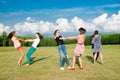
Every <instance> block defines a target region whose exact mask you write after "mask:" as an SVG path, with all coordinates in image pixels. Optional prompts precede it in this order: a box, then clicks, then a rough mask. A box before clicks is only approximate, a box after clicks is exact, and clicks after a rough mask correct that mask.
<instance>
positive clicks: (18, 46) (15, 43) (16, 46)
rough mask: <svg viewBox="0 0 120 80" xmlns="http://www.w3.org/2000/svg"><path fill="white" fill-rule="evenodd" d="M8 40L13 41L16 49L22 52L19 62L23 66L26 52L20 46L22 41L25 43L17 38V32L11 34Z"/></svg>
mask: <svg viewBox="0 0 120 80" xmlns="http://www.w3.org/2000/svg"><path fill="white" fill-rule="evenodd" d="M8 38H9V39H11V40H12V42H13V44H14V47H15V48H16V49H17V50H18V51H19V52H20V54H21V56H20V58H19V60H18V65H19V66H21V65H22V60H23V57H24V52H23V50H22V46H21V44H20V41H24V40H22V39H19V38H17V36H16V32H15V31H12V32H10V33H9V35H8Z"/></svg>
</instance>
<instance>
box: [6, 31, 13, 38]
mask: <svg viewBox="0 0 120 80" xmlns="http://www.w3.org/2000/svg"><path fill="white" fill-rule="evenodd" d="M14 34H15V31H12V32H10V33H9V35H8V39H11V38H12V37H13V35H14Z"/></svg>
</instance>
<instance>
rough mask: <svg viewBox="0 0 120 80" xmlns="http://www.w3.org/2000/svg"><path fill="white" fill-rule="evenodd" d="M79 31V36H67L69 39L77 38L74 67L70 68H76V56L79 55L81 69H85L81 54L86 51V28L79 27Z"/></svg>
mask: <svg viewBox="0 0 120 80" xmlns="http://www.w3.org/2000/svg"><path fill="white" fill-rule="evenodd" d="M79 32H80V34H79V35H78V36H75V37H68V38H67V39H68V40H70V39H77V44H76V48H75V50H74V54H73V63H72V68H70V69H69V70H75V62H76V56H78V60H79V64H80V70H82V69H83V67H82V59H81V56H82V54H83V53H84V50H85V47H84V41H85V36H84V33H85V32H86V30H85V29H84V28H79Z"/></svg>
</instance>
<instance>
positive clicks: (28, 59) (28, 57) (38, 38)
mask: <svg viewBox="0 0 120 80" xmlns="http://www.w3.org/2000/svg"><path fill="white" fill-rule="evenodd" d="M42 38H43V36H42V35H41V34H40V33H36V39H27V40H25V41H26V42H33V44H32V46H31V48H30V49H29V51H28V52H27V54H26V57H27V64H26V65H27V66H28V65H30V57H31V55H32V54H33V52H35V50H36V48H37V46H38V44H39V42H40V40H41V39H42Z"/></svg>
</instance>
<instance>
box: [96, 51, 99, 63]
mask: <svg viewBox="0 0 120 80" xmlns="http://www.w3.org/2000/svg"><path fill="white" fill-rule="evenodd" d="M99 53H100V52H97V55H96V61H97V59H98V57H99Z"/></svg>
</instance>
